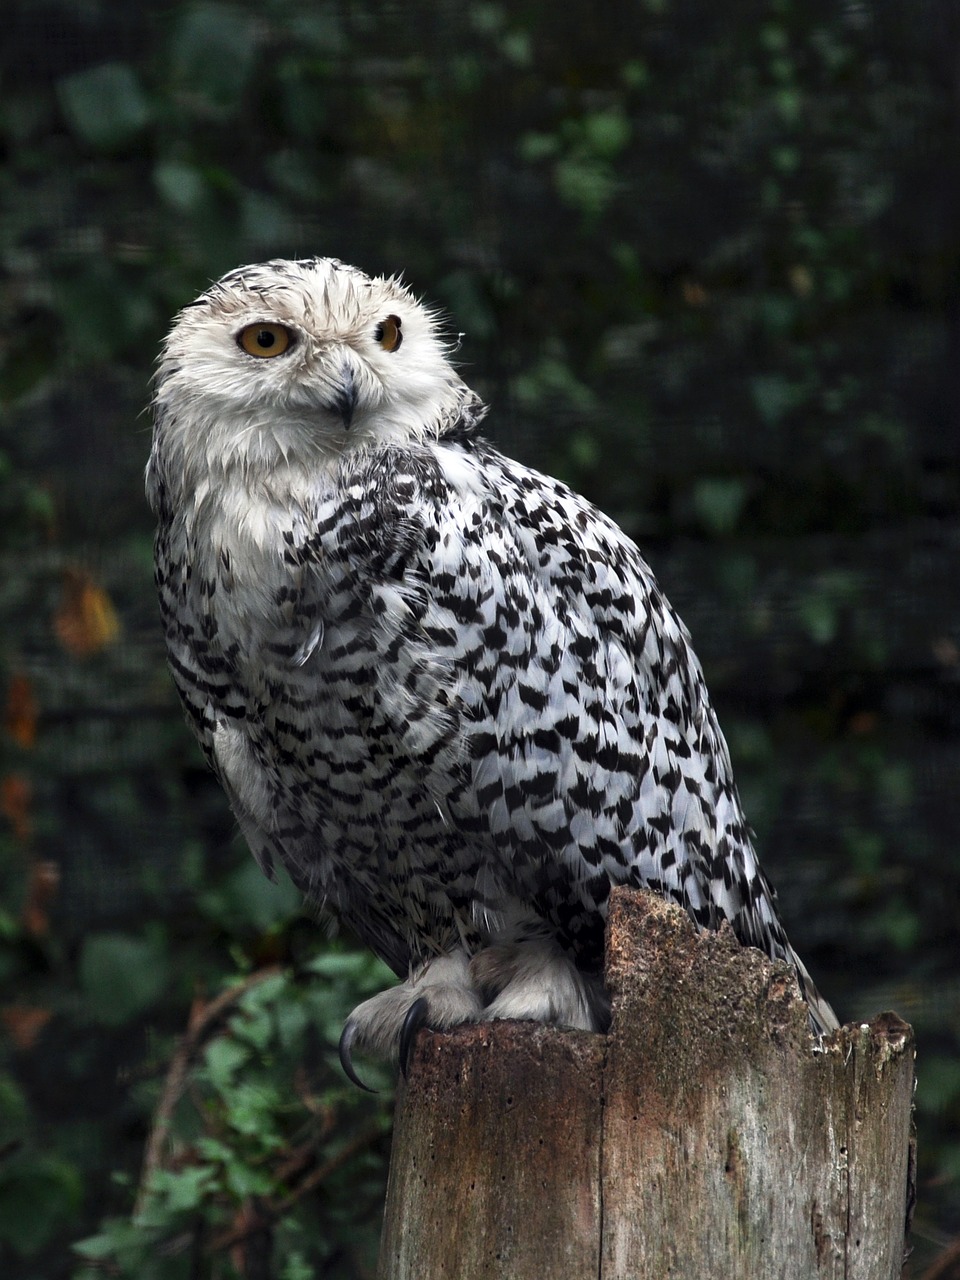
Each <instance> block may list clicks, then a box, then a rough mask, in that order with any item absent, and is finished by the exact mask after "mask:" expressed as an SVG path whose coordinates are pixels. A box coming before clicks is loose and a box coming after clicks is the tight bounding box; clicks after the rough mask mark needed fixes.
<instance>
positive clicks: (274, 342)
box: [237, 324, 293, 356]
mask: <svg viewBox="0 0 960 1280" xmlns="http://www.w3.org/2000/svg"><path fill="white" fill-rule="evenodd" d="M292 345H293V334H292V333H291V332H290V330H289V329H287V328H285V327H284V326H283V325H282V324H248V325H247V326H246V328H244V329H241V330H240V332H239V333H238V334H237V346H238V347H240V349H241V350H242V351H245V352H246V353H247V355H248V356H282V355H283V353H284V352H285V351H286V350H287V349H288V348H289V347H290V346H292Z"/></svg>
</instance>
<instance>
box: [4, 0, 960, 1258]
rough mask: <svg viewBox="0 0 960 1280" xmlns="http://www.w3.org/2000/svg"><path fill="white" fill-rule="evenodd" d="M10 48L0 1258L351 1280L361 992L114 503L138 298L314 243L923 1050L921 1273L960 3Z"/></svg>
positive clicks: (949, 875) (860, 1008) (143, 515)
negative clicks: (256, 815)
mask: <svg viewBox="0 0 960 1280" xmlns="http://www.w3.org/2000/svg"><path fill="white" fill-rule="evenodd" d="M3 27H4V30H3V41H2V54H0V57H2V62H3V66H2V80H0V88H2V100H0V142H2V147H3V153H4V154H3V167H2V169H0V290H2V294H0V297H2V304H3V315H4V320H3V326H2V329H0V556H2V573H0V611H2V623H0V706H2V709H3V732H2V734H0V811H2V813H0V984H2V995H0V1271H2V1274H3V1275H4V1276H5V1277H8V1278H10V1280H28V1278H29V1280H36V1278H37V1277H44V1278H46V1277H49V1278H50V1280H61V1278H67V1277H70V1278H71V1280H92V1278H93V1277H94V1276H100V1275H103V1274H109V1275H111V1276H120V1277H141V1278H142V1277H146V1278H147V1280H152V1278H153V1277H157V1278H159V1280H168V1278H169V1280H175V1278H180V1277H184V1278H185V1277H208V1276H209V1277H229V1276H241V1277H247V1278H257V1277H264V1278H270V1280H273V1278H274V1277H275V1278H276V1280H306V1278H307V1277H313V1276H318V1275H324V1276H330V1277H337V1278H340V1277H343V1278H350V1280H363V1278H365V1277H370V1276H372V1274H373V1266H374V1261H375V1257H376V1247H377V1233H378V1230H379V1215H380V1211H381V1203H382V1195H383V1185H384V1177H385V1160H386V1156H387V1153H388V1149H389V1122H390V1077H389V1075H388V1074H385V1073H383V1072H379V1073H378V1069H377V1067H376V1066H375V1064H369V1065H365V1067H364V1069H365V1071H366V1073H367V1076H368V1078H369V1079H370V1080H371V1082H372V1083H375V1084H379V1086H380V1088H381V1093H380V1095H379V1096H378V1097H376V1098H373V1097H367V1096H365V1095H361V1094H360V1093H359V1092H358V1091H357V1090H355V1089H353V1088H352V1087H350V1086H348V1085H347V1084H346V1082H345V1081H344V1079H343V1077H342V1074H341V1072H340V1069H339V1067H338V1066H337V1064H336V1059H335V1048H334V1046H335V1044H336V1038H337V1035H338V1034H339V1030H340V1026H341V1023H342V1019H343V1017H344V1015H345V1014H346V1012H347V1010H349V1008H350V1007H351V1006H352V1005H353V1004H354V1003H355V1002H356V1000H357V999H358V997H360V996H362V995H364V994H366V993H368V992H369V991H371V990H374V989H376V987H377V984H378V983H379V982H380V981H382V979H383V974H382V972H381V970H380V969H379V967H378V966H377V965H376V964H375V963H374V962H373V961H372V960H371V959H370V958H369V957H368V956H366V955H365V954H364V953H363V952H360V951H358V950H357V949H355V948H354V947H352V946H351V944H350V940H349V939H347V938H342V937H340V938H335V939H333V940H328V939H327V937H326V935H325V933H324V932H323V930H322V929H320V928H318V926H317V924H316V922H315V921H314V920H313V919H312V918H311V916H310V914H309V913H304V912H303V911H302V910H301V908H300V904H299V902H298V899H297V895H296V894H295V893H294V892H293V891H292V889H291V888H290V887H289V885H286V886H285V885H283V884H280V885H278V886H271V885H270V884H268V883H267V882H266V881H265V880H264V879H263V878H262V877H261V876H260V874H259V872H258V871H257V869H256V867H255V866H254V864H253V862H252V860H251V858H250V857H249V855H248V854H247V852H246V850H245V849H244V848H243V846H242V844H241V842H240V841H239V840H238V838H237V837H236V835H235V833H234V830H233V824H232V821H231V819H230V815H229V813H228V810H227V806H226V803H225V801H224V799H223V797H222V796H221V793H220V791H219V788H218V787H217V785H216V784H215V782H214V781H213V779H212V778H211V777H210V776H209V775H208V774H207V772H206V770H205V769H204V767H203V765H202V762H201V760H200V757H199V754H198V752H197V750H196V749H195V748H194V746H193V745H192V742H191V739H190V737H189V735H188V732H187V730H186V727H185V725H184V723H183V721H182V719H181V714H180V710H179V707H178V704H177V702H176V699H175V695H174V691H173V687H172V684H171V682H170V680H169V678H168V676H167V673H166V670H165V666H164V659H163V653H162V648H161V640H160V632H159V626H158V620H157V610H156V606H155V601H154V596H153V587H152V580H151V520H150V517H149V513H148V511H147V509H146V505H145V502H144V500H143V496H142V489H143V486H142V471H143V467H144V463H145V460H146V456H147V452H148V449H149V433H150V423H149V416H148V415H147V413H146V412H145V410H146V406H147V404H148V401H149V394H150V392H149V379H150V375H151V367H152V363H153V360H154V357H155V355H156V352H157V347H158V343H159V341H160V339H161V337H162V335H163V333H164V332H165V329H166V327H167V325H168V324H169V321H170V317H171V316H172V314H173V313H174V311H176V310H177V309H178V308H179V307H180V306H182V305H183V304H185V303H186V302H188V301H189V300H191V299H192V298H193V297H194V296H195V295H196V294H197V293H198V292H199V291H200V290H202V289H203V288H204V287H205V286H206V284H207V283H208V282H209V281H210V280H211V279H212V278H215V277H217V276H218V275H219V274H221V273H222V272H223V271H225V270H226V269H228V268H230V267H233V266H236V265H238V264H240V263H243V262H248V261H251V260H259V259H263V258H266V257H271V256H284V255H286V256H291V255H298V254H299V255H304V256H306V255H313V254H322V255H332V256H337V257H340V258H342V259H344V260H346V261H348V262H352V263H354V264H356V265H358V266H360V267H362V268H363V269H365V270H366V271H368V272H370V273H375V272H387V273H393V272H403V273H404V275H405V277H406V279H407V280H408V282H409V283H410V284H411V285H412V286H413V287H414V288H415V289H416V291H417V292H419V293H421V294H422V295H424V296H425V297H426V298H427V299H428V300H429V301H431V302H432V303H434V304H436V305H438V306H440V307H441V308H443V309H444V311H445V312H446V313H447V314H448V315H449V317H450V319H451V326H452V328H453V330H454V332H458V331H462V333H463V341H462V346H461V348H460V351H459V353H458V360H459V363H460V367H461V370H462V372H463V374H464V377H465V378H466V379H467V381H468V382H470V383H471V384H472V385H473V386H474V387H475V388H476V389H477V390H478V391H480V393H481V394H482V395H483V396H484V397H485V398H486V399H487V400H488V401H489V402H490V403H491V404H492V405H493V410H492V412H491V414H490V417H489V419H488V434H490V435H491V436H492V437H493V438H494V439H495V440H496V442H497V443H498V444H499V445H500V446H501V447H502V448H503V449H504V450H506V451H507V452H509V453H511V454H513V455H514V456H516V457H518V458H520V459H522V460H523V461H524V462H527V463H530V464H532V465H535V466H537V467H539V468H541V469H543V470H547V471H549V472H552V473H554V474H556V475H559V476H560V477H562V478H563V479H564V480H566V481H568V482H569V483H571V484H572V485H574V486H575V487H576V488H578V489H579V490H581V491H582V492H584V493H585V494H587V495H588V496H589V497H590V498H591V499H593V500H594V501H595V502H597V503H598V504H599V505H600V506H602V507H603V508H604V509H605V510H606V511H608V512H609V513H610V514H611V515H612V516H614V517H615V518H616V519H617V520H618V521H619V522H620V523H621V524H622V525H623V526H624V528H626V529H627V530H628V531H629V532H630V533H631V534H632V535H633V536H634V537H635V538H636V539H637V540H638V542H639V543H640V545H641V547H642V548H643V550H644V552H645V554H646V555H647V558H648V559H649V560H650V561H651V562H652V564H653V566H654V568H655V569H656V571H657V573H658V576H659V578H660V580H661V583H662V585H663V587H664V589H665V591H666V593H667V595H668V596H669V597H670V599H671V600H672V602H673V603H674V605H675V606H676V607H677V609H678V610H679V612H680V614H681V616H682V617H683V618H684V619H685V621H686V622H687V624H688V626H689V627H690V629H691V631H692V633H693V637H694V643H695V645H696V648H697V650H698V652H699V655H700V657H701V659H702V661H703V664H704V667H705V669H706V673H707V680H708V684H709V686H710V688H711V690H712V694H713V698H714V701H715V702H716V704H717V706H718V709H719V713H720V718H721V722H722V724H723V726H724V728H725V731H726V734H727V736H728V739H729V742H730V747H731V752H732V755H733V760H734V765H735V769H736V772H737V777H738V781H739V786H740V790H741V793H742V796H743V799H744V803H745V806H746V809H747V813H748V815H749V817H750V819H751V821H752V823H753V825H754V826H755V828H756V831H757V839H758V846H759V849H760V853H761V856H762V860H763V863H764V865H765V867H766V869H767V871H768V872H769V873H770V875H771V877H772V879H773V880H774V882H775V883H776V884H777V886H778V888H779V891H780V897H781V902H782V908H783V915H784V919H785V921H786V923H787V927H788V930H789V932H790V935H791V938H792V940H793V942H794V944H795V945H796V947H797V949H798V950H799V952H800V953H801V955H803V957H804V959H805V960H806V962H807V964H808V966H809V968H810V970H811V971H812V973H813V975H814V977H815V979H816V981H817V983H818V984H819V986H820V988H821V990H822V991H823V992H824V993H825V994H826V995H827V996H828V997H829V998H830V999H831V1000H832V1001H833V1003H834V1005H835V1007H836V1009H837V1011H838V1013H839V1014H840V1016H841V1019H852V1018H861V1017H869V1016H872V1015H873V1014H874V1013H876V1012H878V1011H879V1010H881V1009H884V1008H889V1007H893V1008H895V1009H897V1010H898V1011H899V1012H900V1013H901V1014H902V1015H903V1016H904V1017H905V1018H907V1019H908V1020H909V1021H911V1022H912V1023H913V1024H914V1026H915V1028H916V1032H917V1039H918V1045H919V1062H918V1075H919V1087H918V1091H917V1127H918V1131H919V1139H920V1148H919V1151H920V1155H919V1207H918V1212H917V1218H916V1224H915V1233H914V1237H913V1244H914V1254H913V1257H912V1259H911V1261H910V1263H909V1274H910V1275H911V1276H914V1277H919V1276H921V1275H924V1274H927V1275H933V1274H937V1275H944V1274H947V1272H945V1271H943V1270H942V1269H941V1270H937V1271H934V1270H932V1269H931V1268H933V1267H934V1266H935V1259H937V1258H938V1257H940V1258H943V1256H944V1251H946V1250H948V1247H949V1245H950V1242H951V1240H953V1239H954V1238H955V1237H957V1236H958V1235H960V1196H958V1180H960V1057H958V1039H960V969H958V941H957V920H958V914H960V911H958V908H960V849H958V847H957V836H958V830H960V822H958V819H960V798H958V796H960V592H958V582H960V572H958V552H960V421H958V418H960V413H958V411H960V6H958V4H957V3H955V2H954V0H891V2H890V3H886V4H883V5H874V4H870V3H866V2H861V0H832V2H829V3H828V2H826V0H802V2H801V0H765V2H764V3H756V2H755V3H747V2H746V0H728V2H727V3H725V4H723V5H717V4H715V3H712V0H634V2H633V3H612V4H608V5H596V4H595V3H594V2H593V0H589V2H588V0H566V2H565V3H564V4H562V5H559V4H554V5H544V4H534V3H522V2H517V3H511V4H499V3H487V2H485V0H464V2H463V3H459V2H458V3H452V2H447V3H439V4H438V3H433V4H431V3H422V2H421V0H405V2H404V3H402V4H401V3H398V2H392V0H380V2H378V3H374V2H372V0H368V2H364V0H358V2H357V3H352V4H351V3H348V2H347V0H305V2H304V3H303V4H301V5H294V4H290V3H289V0H284V3H280V2H279V0H257V3H245V2H240V3H233V4H228V3H219V2H216V0H210V2H200V3H179V4H175V3H171V4H163V3H156V4H153V5H144V6H137V5H127V4H124V5H119V4H107V3H101V2H99V0H81V2H80V3H77V2H76V0H73V2H70V3H68V2H67V0H62V2H59V0H6V2H5V4H4V18H3ZM148 1184H149V1185H148ZM135 1203H136V1206H137V1209H138V1211H139V1218H138V1223H137V1226H136V1227H134V1226H132V1225H131V1213H132V1210H133V1207H134V1204H135ZM944 1265H945V1264H944ZM949 1274H957V1273H955V1272H949Z"/></svg>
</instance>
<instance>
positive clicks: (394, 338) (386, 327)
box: [373, 316, 403, 351]
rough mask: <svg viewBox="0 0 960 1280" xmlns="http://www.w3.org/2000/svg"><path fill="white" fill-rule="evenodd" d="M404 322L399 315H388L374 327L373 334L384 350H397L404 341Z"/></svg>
mask: <svg viewBox="0 0 960 1280" xmlns="http://www.w3.org/2000/svg"><path fill="white" fill-rule="evenodd" d="M402 324H403V321H402V320H401V319H400V317H399V316H387V318H386V320H381V321H380V323H379V324H378V325H377V327H376V328H375V329H374V331H373V336H374V337H375V338H376V340H377V341H378V342H379V343H380V345H381V347H383V349H384V351H396V350H397V349H398V348H399V346H400V343H401V342H402V341H403V334H402V333H401V332H400V326H401V325H402Z"/></svg>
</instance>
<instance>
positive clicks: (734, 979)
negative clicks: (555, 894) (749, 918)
mask: <svg viewBox="0 0 960 1280" xmlns="http://www.w3.org/2000/svg"><path fill="white" fill-rule="evenodd" d="M607 982H608V986H609V989H610V993H611V996H612V998H613V1009H614V1016H613V1025H612V1027H611V1030H610V1034H609V1035H608V1036H599V1035H591V1034H588V1033H584V1032H560V1031H557V1030H555V1029H552V1028H545V1027H541V1026H537V1025H534V1024H531V1023H505V1022H502V1023H487V1024H482V1025H478V1026H473V1027H467V1028H464V1029H461V1030H458V1031H457V1032H455V1033H453V1034H449V1035H442V1034H434V1033H423V1034H421V1036H420V1037H419V1039H418V1041H417V1045H416V1048H415V1051H414V1054H413V1060H412V1062H411V1068H410V1076H409V1082H408V1083H407V1084H406V1085H402V1086H401V1089H400V1093H399V1096H398V1102H397V1116H396V1127H395V1134H394V1145H393V1154H392V1158H391V1162H390V1180H389V1186H388V1190H387V1210H386V1218H385V1221H384V1228H383V1237H382V1241H381V1251H380V1268H379V1278H380V1280H440V1278H441V1277H462V1280H504V1278H508V1280H579V1278H581V1277H582V1278H583V1280H587V1278H588V1277H589V1280H597V1278H598V1277H599V1278H600V1280H665V1277H671V1278H672V1280H679V1278H683V1280H687V1278H688V1280H702V1278H703V1277H705V1276H718V1277H719V1276H722V1277H724V1280H776V1278H778V1277H782V1278H783V1280H805V1278H806V1277H818V1278H819V1277H824V1278H826V1277H829V1278H830V1280H841V1278H843V1280H895V1278H896V1277H899V1275H900V1270H901V1262H902V1257H903V1244H904V1213H905V1206H906V1200H907V1183H908V1159H909V1141H910V1115H911V1103H912V1097H913V1064H914V1046H913V1035H912V1032H911V1030H910V1028H909V1027H908V1026H907V1025H906V1024H905V1023H904V1022H902V1021H901V1020H900V1019H899V1018H897V1017H896V1015H894V1014H882V1015H880V1016H879V1017H878V1018H875V1019H874V1021H873V1022H871V1023H870V1024H863V1025H856V1026H854V1025H851V1026H848V1027H844V1028H843V1029H842V1030H841V1031H839V1032H837V1033H836V1034H835V1035H834V1036H832V1037H831V1038H830V1039H828V1040H827V1041H825V1042H824V1044H823V1045H822V1046H817V1045H816V1044H815V1042H814V1041H813V1039H812V1038H811V1037H810V1035H809V1033H808V1029H807V1014H806V1007H805V1005H804V1004H803V1002H802V1000H801V999H800V996H799V993H798V991H797V987H796V983H795V980H794V978H793V975H792V973H791V972H790V970H789V969H788V968H787V967H786V966H785V965H780V964H774V963H771V962H770V961H769V960H768V959H767V958H766V957H765V956H764V955H762V954H761V953H760V952H759V951H756V950H754V949H752V948H744V947H741V946H740V945H739V943H738V942H737V941H736V939H735V938H734V936H733V934H732V932H731V931H729V930H727V929H724V930H722V931H721V932H720V933H699V934H698V933H696V932H695V931H694V929H693V927H692V925H691V924H690V922H689V920H688V918H687V916H686V915H685V913H684V912H682V911H681V910H679V909H678V908H677V907H674V906H671V905H669V904H667V903H665V902H663V901H662V900H661V899H659V898H655V897H653V896H651V895H649V894H645V893H634V892H631V891H623V890H618V891H617V892H616V894H615V895H614V898H613V900H612V903H611V913H610V924H609V928H608V938H607Z"/></svg>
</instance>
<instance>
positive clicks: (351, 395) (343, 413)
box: [330, 364, 359, 431]
mask: <svg viewBox="0 0 960 1280" xmlns="http://www.w3.org/2000/svg"><path fill="white" fill-rule="evenodd" d="M358 396H359V392H358V390H357V384H356V383H355V382H354V380H353V369H352V367H351V366H350V365H349V364H345V365H344V366H343V370H342V372H341V375H340V385H339V387H338V388H337V393H336V395H335V397H334V400H333V403H332V404H331V406H330V408H331V409H332V410H333V411H334V412H335V413H338V414H339V415H340V420H341V422H342V423H343V425H344V427H345V428H346V430H347V431H349V430H350V423H351V422H352V421H353V414H354V410H355V409H356V407H357V398H358Z"/></svg>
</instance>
